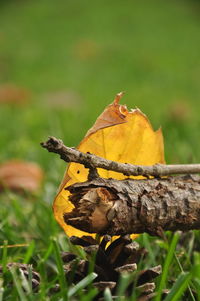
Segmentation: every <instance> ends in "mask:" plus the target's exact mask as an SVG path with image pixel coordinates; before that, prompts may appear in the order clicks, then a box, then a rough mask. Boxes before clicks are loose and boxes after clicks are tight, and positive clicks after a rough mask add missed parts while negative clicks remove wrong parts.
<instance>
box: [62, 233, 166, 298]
mask: <svg viewBox="0 0 200 301" xmlns="http://www.w3.org/2000/svg"><path fill="white" fill-rule="evenodd" d="M70 241H71V242H72V243H73V244H75V245H79V246H82V247H83V248H84V250H85V252H86V253H87V260H83V259H81V260H79V259H78V258H77V257H76V256H75V255H74V254H71V253H66V252H64V253H62V259H63V263H64V265H63V267H64V271H65V274H66V277H67V279H68V280H69V279H70V280H71V281H72V282H73V283H77V282H79V281H80V280H81V279H83V278H84V277H86V276H87V274H88V269H89V265H90V263H89V262H90V261H91V257H92V255H93V254H95V253H96V255H95V265H94V272H95V273H96V274H97V275H98V276H97V278H96V279H95V282H94V283H93V285H94V286H95V287H97V288H98V290H99V292H100V293H99V294H98V296H97V299H99V300H100V299H101V297H102V293H103V291H104V289H105V288H107V287H108V288H110V290H111V292H112V294H113V296H116V292H117V290H116V285H117V282H118V281H119V279H120V275H121V273H124V272H125V273H131V272H134V271H137V263H138V262H139V261H140V260H141V259H142V258H144V257H145V256H146V254H147V251H146V250H145V249H144V248H140V247H139V244H138V243H137V242H136V241H132V240H131V239H130V236H129V235H126V236H122V237H120V238H118V239H116V240H115V241H114V242H112V243H110V245H109V246H108V247H107V248H106V245H107V243H108V242H110V241H111V237H110V236H108V235H105V236H104V238H103V240H102V241H101V243H100V244H98V242H97V241H96V240H95V239H93V238H91V237H90V236H83V237H82V238H79V237H76V236H72V237H71V238H70ZM161 271H162V269H161V266H160V265H158V266H156V267H152V268H150V269H147V270H143V271H138V272H136V273H135V279H134V281H133V282H132V283H131V284H130V285H129V286H128V288H127V290H126V293H125V294H126V296H130V295H131V293H132V291H133V289H136V290H137V291H139V292H140V297H139V299H138V300H140V301H145V300H150V299H152V298H153V297H155V294H154V290H155V283H154V282H153V279H154V278H156V277H157V276H159V275H160V274H161Z"/></svg>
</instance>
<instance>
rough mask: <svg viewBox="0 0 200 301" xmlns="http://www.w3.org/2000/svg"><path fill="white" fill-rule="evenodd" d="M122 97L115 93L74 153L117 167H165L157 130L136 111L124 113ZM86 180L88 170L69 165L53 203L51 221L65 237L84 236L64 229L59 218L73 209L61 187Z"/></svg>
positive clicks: (104, 172)
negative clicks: (125, 164)
mask: <svg viewBox="0 0 200 301" xmlns="http://www.w3.org/2000/svg"><path fill="white" fill-rule="evenodd" d="M122 94H123V93H119V94H118V95H117V96H116V98H115V100H114V102H113V103H112V104H110V105H109V106H107V107H106V108H105V110H104V111H103V113H102V114H101V115H100V116H99V117H98V118H97V120H96V122H95V124H94V125H93V127H92V128H91V129H90V130H89V131H88V132H87V134H86V136H85V137H84V139H83V140H82V141H81V143H80V144H79V146H78V150H80V151H82V152H84V153H86V152H90V153H92V154H95V155H97V156H100V157H103V158H105V159H109V160H113V161H116V162H121V163H130V164H141V165H153V164H155V163H165V160H164V145H163V136H162V131H161V129H159V130H157V131H154V130H153V128H152V126H151V124H150V122H149V120H148V118H147V117H146V116H145V115H144V114H143V113H142V112H141V111H140V110H139V109H135V110H131V111H128V110H127V107H126V106H125V105H120V104H119V100H120V98H121V96H122ZM98 173H99V175H100V176H101V177H103V178H114V179H118V180H122V179H124V178H126V176H124V175H123V174H121V173H117V172H114V171H108V170H104V169H98ZM87 176H88V169H86V168H85V167H84V166H83V165H81V164H78V163H70V164H69V165H68V167H67V169H66V173H65V175H64V179H63V181H62V183H61V185H60V189H59V193H58V195H57V196H56V198H55V200H54V205H53V209H54V215H55V218H56V220H57V221H58V223H59V224H60V225H61V226H62V227H63V229H64V230H65V232H66V233H67V235H69V236H72V235H75V236H82V235H85V232H83V231H80V230H78V229H75V228H74V227H72V226H69V225H67V224H66V223H65V221H64V219H63V215H64V214H65V213H67V212H70V211H71V210H72V209H73V208H74V206H73V204H72V203H71V202H70V200H69V195H70V193H69V191H68V190H66V189H65V187H67V186H69V185H73V184H74V183H77V182H84V181H87Z"/></svg>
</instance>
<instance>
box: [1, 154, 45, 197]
mask: <svg viewBox="0 0 200 301" xmlns="http://www.w3.org/2000/svg"><path fill="white" fill-rule="evenodd" d="M43 177H44V174H43V171H42V169H41V168H40V166H39V165H38V164H36V163H32V162H25V161H18V160H10V161H7V162H4V163H2V164H1V165H0V190H3V189H4V188H5V189H10V190H14V191H17V192H20V191H24V190H25V191H29V192H37V191H38V190H39V188H40V185H41V182H42V180H43Z"/></svg>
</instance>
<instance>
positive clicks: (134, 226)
mask: <svg viewBox="0 0 200 301" xmlns="http://www.w3.org/2000/svg"><path fill="white" fill-rule="evenodd" d="M42 146H43V147H44V148H46V149H48V151H50V152H54V153H58V154H59V155H60V157H61V158H62V159H63V160H64V161H66V162H77V163H81V164H83V165H84V166H85V167H86V168H89V169H90V170H93V171H95V170H96V168H104V169H108V170H113V171H117V172H121V173H123V174H125V175H127V176H130V175H134V176H138V175H142V176H154V177H155V178H153V179H144V180H141V179H140V180H133V179H127V180H122V181H118V180H114V179H102V178H100V177H98V174H97V173H93V177H90V178H89V180H90V181H87V182H84V183H76V184H74V185H72V186H68V187H67V188H66V189H68V190H69V191H70V193H71V196H70V200H71V202H72V203H73V204H74V207H75V208H74V209H73V210H72V211H71V212H70V213H66V214H65V215H64V219H65V221H66V223H67V224H69V225H72V226H74V227H76V228H78V229H80V230H83V231H87V232H90V233H93V232H94V233H99V234H109V235H125V234H131V233H143V232H147V233H149V234H151V235H162V232H163V231H164V230H171V231H176V230H182V231H186V230H191V229H200V176H199V175H195V176H194V175H193V176H192V175H191V174H192V173H198V172H200V164H191V165H190V164H189V165H161V164H156V165H154V166H139V165H131V164H122V163H117V162H113V161H110V160H106V159H103V158H100V157H98V156H95V155H93V154H90V153H86V154H85V153H82V152H80V151H78V150H77V149H74V148H69V147H66V146H65V145H64V144H63V143H62V141H61V140H58V139H56V138H54V137H50V138H49V140H48V141H47V142H45V143H42ZM189 173H190V174H189ZM171 174H187V175H185V176H170V177H168V178H160V177H161V176H166V175H171ZM92 178H93V180H91V179H92Z"/></svg>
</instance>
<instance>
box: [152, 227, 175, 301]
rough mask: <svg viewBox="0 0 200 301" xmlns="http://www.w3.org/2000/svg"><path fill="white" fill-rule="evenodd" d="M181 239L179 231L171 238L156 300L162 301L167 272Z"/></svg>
mask: <svg viewBox="0 0 200 301" xmlns="http://www.w3.org/2000/svg"><path fill="white" fill-rule="evenodd" d="M178 240H179V233H174V235H173V238H172V240H171V243H170V246H169V249H168V253H167V256H166V259H165V262H164V266H163V272H162V275H161V278H160V283H159V287H158V290H157V295H156V298H155V301H160V300H161V295H162V290H163V289H164V287H165V284H166V279H167V274H168V270H169V266H170V264H171V261H172V259H173V256H174V251H175V249H176V245H177V242H178Z"/></svg>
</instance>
